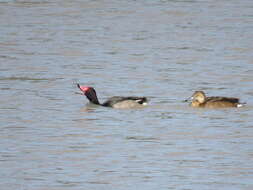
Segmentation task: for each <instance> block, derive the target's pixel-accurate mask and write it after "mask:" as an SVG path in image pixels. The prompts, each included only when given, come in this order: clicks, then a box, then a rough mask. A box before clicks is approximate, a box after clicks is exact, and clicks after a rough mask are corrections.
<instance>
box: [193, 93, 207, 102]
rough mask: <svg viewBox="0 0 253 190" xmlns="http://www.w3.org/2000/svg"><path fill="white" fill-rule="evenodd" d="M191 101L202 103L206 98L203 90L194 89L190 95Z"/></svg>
mask: <svg viewBox="0 0 253 190" xmlns="http://www.w3.org/2000/svg"><path fill="white" fill-rule="evenodd" d="M191 100H192V102H198V103H201V104H202V103H204V102H205V100H206V95H205V93H204V92H203V91H195V92H194V93H193V95H192V96H191Z"/></svg>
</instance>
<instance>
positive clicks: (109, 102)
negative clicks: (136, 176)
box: [103, 96, 147, 107]
mask: <svg viewBox="0 0 253 190" xmlns="http://www.w3.org/2000/svg"><path fill="white" fill-rule="evenodd" d="M126 100H132V101H135V102H137V103H139V104H143V103H146V102H147V98H146V97H137V96H127V97H124V96H113V97H111V98H109V99H108V100H107V101H106V102H104V103H103V106H109V107H112V106H113V105H114V104H116V103H119V102H123V101H126Z"/></svg>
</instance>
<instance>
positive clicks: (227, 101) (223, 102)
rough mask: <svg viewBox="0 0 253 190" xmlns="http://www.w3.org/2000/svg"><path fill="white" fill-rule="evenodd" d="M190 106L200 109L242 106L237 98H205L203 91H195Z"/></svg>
mask: <svg viewBox="0 0 253 190" xmlns="http://www.w3.org/2000/svg"><path fill="white" fill-rule="evenodd" d="M190 106H192V107H200V108H229V107H242V106H243V104H242V103H240V102H239V98H232V97H220V96H212V97H207V96H206V95H205V93H204V92H203V91H195V92H194V94H193V95H192V96H191V103H190Z"/></svg>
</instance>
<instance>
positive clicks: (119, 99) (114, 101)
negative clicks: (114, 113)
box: [77, 84, 147, 109]
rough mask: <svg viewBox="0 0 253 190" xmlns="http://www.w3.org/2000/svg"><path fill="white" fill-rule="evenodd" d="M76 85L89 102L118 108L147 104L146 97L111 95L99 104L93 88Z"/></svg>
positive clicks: (137, 106) (139, 106) (140, 106)
mask: <svg viewBox="0 0 253 190" xmlns="http://www.w3.org/2000/svg"><path fill="white" fill-rule="evenodd" d="M77 87H78V88H79V89H80V90H81V91H82V92H83V94H84V95H85V96H86V97H87V98H88V100H89V101H90V102H91V103H93V104H96V105H100V106H104V107H112V108H118V109H131V108H142V107H143V106H145V105H147V98H146V97H137V96H113V97H111V98H109V99H108V100H107V101H105V102H104V103H102V104H101V103H100V102H99V101H98V98H97V94H96V91H95V89H94V88H92V87H89V86H81V85H79V84H77Z"/></svg>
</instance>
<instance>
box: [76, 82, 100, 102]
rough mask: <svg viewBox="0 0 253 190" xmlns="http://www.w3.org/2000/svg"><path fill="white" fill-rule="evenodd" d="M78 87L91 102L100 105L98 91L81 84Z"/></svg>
mask: <svg viewBox="0 0 253 190" xmlns="http://www.w3.org/2000/svg"><path fill="white" fill-rule="evenodd" d="M77 87H78V88H79V89H80V90H81V91H82V92H83V94H84V95H85V96H86V97H87V98H88V99H89V101H90V102H92V103H94V104H99V101H98V99H97V94H96V91H95V89H94V88H93V87H90V86H81V85H80V84H77Z"/></svg>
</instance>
